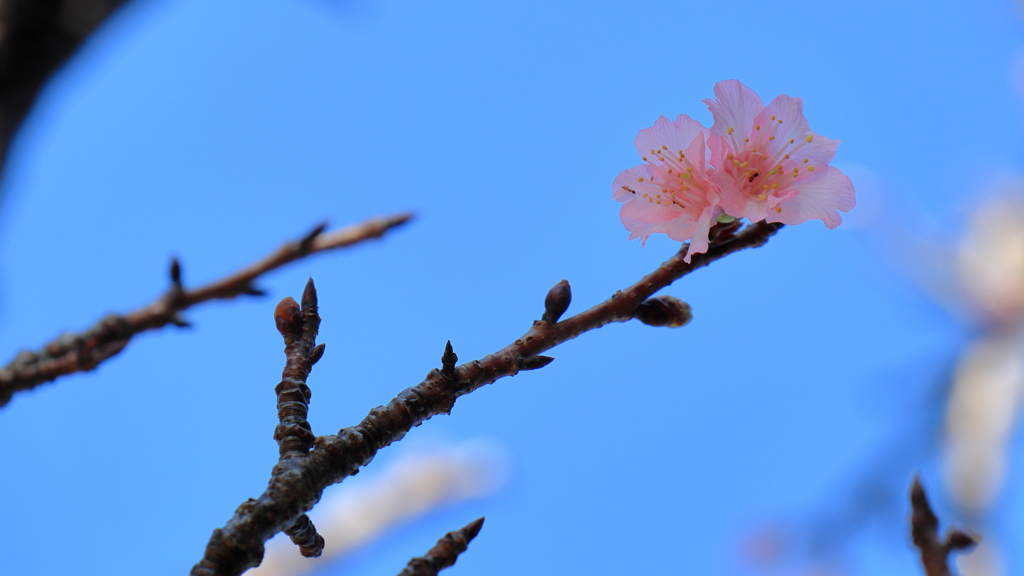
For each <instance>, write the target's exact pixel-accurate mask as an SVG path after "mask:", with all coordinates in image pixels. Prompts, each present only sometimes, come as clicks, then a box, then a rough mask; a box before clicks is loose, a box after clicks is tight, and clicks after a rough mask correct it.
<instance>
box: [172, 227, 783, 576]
mask: <svg viewBox="0 0 1024 576" xmlns="http://www.w3.org/2000/svg"><path fill="white" fill-rule="evenodd" d="M781 227H782V225H781V224H767V223H765V222H758V223H756V224H752V225H750V226H748V227H747V228H746V229H744V230H743V231H741V232H740V233H739V234H735V232H736V231H737V229H738V228H739V224H738V223H737V222H733V223H730V224H725V225H717V226H715V228H713V229H712V232H711V238H712V241H711V245H710V247H709V248H708V250H707V252H706V253H704V254H695V255H694V256H693V260H692V262H690V263H689V264H687V263H686V262H684V261H683V258H684V257H685V255H686V250H687V247H686V246H684V247H683V249H682V250H680V251H679V252H678V253H676V255H675V256H673V257H672V258H670V259H669V260H667V261H666V262H664V263H663V264H662V265H661V266H659V267H658V268H657V269H656V270H655V271H654V272H652V273H651V274H648V275H647V276H645V277H644V278H642V279H641V280H640V281H639V282H637V283H636V284H634V285H632V286H630V287H629V288H627V289H625V290H622V291H619V292H616V293H615V294H613V295H612V297H611V298H609V299H608V300H606V301H604V302H602V303H600V304H598V305H597V306H594V307H593V308H591V309H589V310H586V311H584V312H581V313H579V314H577V315H575V316H573V317H571V318H568V319H566V320H564V321H561V322H559V321H558V320H559V318H560V316H561V314H562V313H564V312H565V310H566V309H567V308H568V305H569V302H570V300H571V293H570V291H569V285H568V282H560V283H558V284H557V285H555V287H554V288H552V290H551V292H550V293H549V294H548V297H547V298H546V299H545V312H544V316H543V318H544V319H543V320H536V321H534V323H533V326H532V327H531V328H530V330H529V331H527V333H526V334H524V335H523V336H522V337H521V338H519V339H518V340H516V341H515V342H513V343H512V344H509V345H508V346H506V347H505V348H503V349H501V350H499V351H497V352H495V353H494V354H491V355H488V356H485V357H484V358H482V359H480V360H474V361H472V362H469V363H466V364H463V365H461V366H456V362H457V361H458V356H456V355H455V352H454V350H453V349H452V346H451V343H448V345H447V346H446V348H445V352H444V355H443V356H442V357H441V364H442V367H441V369H440V370H437V369H434V370H431V371H430V373H429V374H427V377H426V379H425V380H423V381H422V382H420V383H419V384H417V385H416V386H413V387H411V388H407V389H405V390H404V391H402V392H401V393H400V394H399V395H398V396H397V397H395V398H394V399H392V400H391V402H389V403H388V405H387V406H378V407H377V408H374V409H373V410H371V411H370V413H369V415H367V416H366V418H364V419H363V421H362V422H360V423H359V424H358V425H356V426H353V427H349V428H343V429H342V430H341V431H339V432H338V434H337V435H330V436H318V437H316V439H315V440H314V447H313V448H312V450H310V451H309V452H308V453H306V454H304V455H301V456H295V457H290V458H282V459H281V461H280V462H278V464H277V465H276V466H275V467H274V469H273V471H272V473H271V478H270V482H269V483H268V486H267V488H266V490H265V491H264V492H263V494H261V495H260V496H259V498H258V499H251V498H250V499H249V500H248V501H246V502H245V503H243V504H242V505H241V506H239V507H238V509H237V510H236V511H235V515H234V516H233V517H232V518H231V519H230V520H228V522H227V524H226V525H225V526H224V528H218V529H216V530H214V532H213V535H212V536H211V537H210V541H209V543H208V544H207V546H206V551H205V553H204V555H203V559H202V560H200V562H199V563H198V564H196V565H195V566H194V567H193V568H192V575H193V576H215V575H216V576H221V575H224V576H226V575H237V574H241V573H242V572H244V571H245V570H247V569H249V568H251V567H253V566H258V565H259V563H260V562H261V560H262V558H263V550H264V542H266V541H267V540H269V539H270V538H271V537H272V536H274V534H276V533H278V532H280V531H282V530H284V529H286V528H288V527H289V526H291V525H292V524H293V523H294V522H295V520H296V519H297V518H299V517H300V516H301V515H303V514H305V513H306V512H307V511H308V510H310V509H312V507H313V505H314V504H316V503H317V502H318V501H319V499H320V495H321V494H322V492H323V490H324V488H326V487H327V486H329V485H331V484H336V483H338V482H341V481H342V480H344V479H345V478H346V477H348V476H351V475H353V474H356V473H357V472H358V471H359V469H360V468H361V467H362V466H365V465H367V464H369V463H370V461H371V460H373V458H374V456H375V455H376V454H377V451H379V450H380V449H381V448H384V447H385V446H388V445H390V444H391V443H393V442H397V441H399V440H401V439H402V438H403V437H405V434H406V433H407V432H408V431H409V430H411V429H412V428H414V427H416V426H419V425H420V424H422V423H423V422H424V421H426V420H427V419H429V418H431V417H433V416H436V415H438V414H448V413H450V412H451V409H452V407H453V406H454V405H455V400H456V399H457V398H458V397H459V396H462V395H464V394H469V393H470V392H472V391H474V390H476V389H477V388H480V387H481V386H484V385H485V384H490V383H492V382H494V381H496V380H498V379H499V378H503V377H505V376H514V375H515V374H517V373H518V372H519V371H520V370H533V369H537V368H542V367H544V366H546V365H547V364H549V363H550V362H551V361H552V360H553V359H552V358H550V357H548V356H540V353H541V352H544V351H546V350H549V349H551V348H553V347H555V346H557V345H559V344H561V343H563V342H565V341H567V340H571V339H573V338H576V337H577V336H579V335H580V334H583V333H584V332H587V331H589V330H593V329H595V328H600V327H602V326H604V325H606V324H610V323H612V322H625V321H628V320H631V319H633V318H638V319H640V320H641V321H644V322H645V323H649V324H655V325H665V326H681V325H682V324H684V323H685V322H686V321H687V320H688V319H689V313H690V311H689V306H686V305H685V304H683V303H682V302H679V301H678V300H675V299H674V298H670V297H661V298H650V297H651V296H652V295H653V294H654V293H656V292H657V291H659V290H661V289H662V288H664V287H666V286H668V285H669V284H671V283H672V282H674V281H675V280H677V279H679V278H681V277H683V276H685V275H687V274H689V273H690V272H693V271H694V270H696V269H698V268H702V267H704V266H706V265H708V264H710V263H711V262H714V261H715V260H718V259H719V258H722V257H723V256H726V255H728V254H731V253H733V252H738V251H740V250H743V249H745V248H751V247H756V246H761V245H763V244H764V243H765V242H767V241H768V238H769V237H771V236H772V235H773V234H775V232H776V231H778V230H779V229H780V228H781ZM649 298H650V300H649ZM286 302H287V301H284V302H283V303H282V305H284V306H285V307H286V308H289V307H290V305H287V304H286ZM288 317H291V316H290V315H288ZM275 318H276V313H275Z"/></svg>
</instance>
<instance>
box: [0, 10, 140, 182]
mask: <svg viewBox="0 0 1024 576" xmlns="http://www.w3.org/2000/svg"><path fill="white" fill-rule="evenodd" d="M124 3H125V0H0V171H2V170H3V166H4V163H5V160H6V158H7V152H8V150H9V148H10V145H11V140H12V139H13V138H14V134H15V133H16V132H17V130H18V127H19V126H21V123H22V121H23V120H24V119H25V117H26V116H27V115H28V112H29V110H31V108H32V105H33V103H34V102H35V100H36V97H37V96H38V95H39V92H40V90H41V89H42V87H43V85H44V84H45V83H46V81H47V80H49V79H50V76H52V75H53V73H54V72H56V71H57V69H58V68H60V67H61V65H63V64H64V62H65V61H66V60H67V59H68V58H69V57H71V55H72V54H74V52H75V51H76V50H78V47H79V46H81V45H82V43H83V42H84V41H85V39H86V38H88V37H89V35H90V34H92V33H93V32H94V31H95V30H96V29H97V28H99V26H100V25H101V24H102V23H103V22H105V21H106V20H107V18H109V17H110V15H111V14H113V13H114V11H115V10H117V8H118V7H120V6H121V5H122V4H124Z"/></svg>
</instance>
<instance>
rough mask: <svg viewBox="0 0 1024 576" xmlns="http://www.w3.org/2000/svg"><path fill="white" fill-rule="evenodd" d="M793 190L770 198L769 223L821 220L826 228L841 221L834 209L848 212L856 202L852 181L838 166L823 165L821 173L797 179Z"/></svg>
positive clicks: (798, 222) (837, 224) (832, 226)
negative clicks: (778, 198)
mask: <svg viewBox="0 0 1024 576" xmlns="http://www.w3.org/2000/svg"><path fill="white" fill-rule="evenodd" d="M792 190H796V192H797V194H796V195H795V196H793V197H791V198H788V199H786V200H782V201H776V202H778V205H777V206H773V204H775V202H773V201H772V198H769V204H768V205H769V209H768V210H767V212H768V218H766V219H767V220H768V221H769V222H782V223H783V224H803V223H804V222H806V221H808V220H814V219H817V220H821V221H822V222H824V223H825V226H827V227H828V228H829V229H832V228H835V227H836V226H839V225H840V224H842V223H843V217H842V216H840V215H839V212H837V210H841V211H843V212H849V211H850V210H852V209H853V207H854V206H855V205H856V204H857V200H856V198H855V196H854V191H853V182H851V181H850V178H849V177H847V176H846V174H843V173H842V172H841V171H840V170H839V169H838V168H833V167H832V166H828V167H825V169H824V170H822V171H821V173H820V174H815V175H814V176H811V177H808V178H806V179H803V180H800V181H797V182H796V183H795V184H794V185H793V186H792Z"/></svg>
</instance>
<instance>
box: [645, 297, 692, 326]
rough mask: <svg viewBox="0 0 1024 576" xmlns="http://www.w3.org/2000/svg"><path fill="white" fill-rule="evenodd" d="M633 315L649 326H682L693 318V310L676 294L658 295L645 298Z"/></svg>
mask: <svg viewBox="0 0 1024 576" xmlns="http://www.w3.org/2000/svg"><path fill="white" fill-rule="evenodd" d="M633 317H634V318H636V319H637V320H639V321H641V322H643V323H644V324H647V325H648V326H667V327H669V328H680V327H682V326H686V325H687V324H689V323H690V320H693V310H692V309H691V308H690V305H689V304H687V303H686V302H683V301H682V300H680V299H678V298H676V297H675V296H658V297H656V298H648V299H647V300H644V301H643V302H642V303H641V304H640V306H638V307H637V309H636V313H635V314H634V315H633Z"/></svg>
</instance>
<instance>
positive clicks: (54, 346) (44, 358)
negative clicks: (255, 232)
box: [0, 214, 412, 406]
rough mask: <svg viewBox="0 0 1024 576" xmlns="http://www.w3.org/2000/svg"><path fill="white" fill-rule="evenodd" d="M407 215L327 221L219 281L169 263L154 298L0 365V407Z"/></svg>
mask: <svg viewBox="0 0 1024 576" xmlns="http://www.w3.org/2000/svg"><path fill="white" fill-rule="evenodd" d="M411 218H412V215H411V214H395V215H392V216H388V217H385V218H371V219H369V220H367V221H365V222H362V223H360V224H356V225H353V226H349V227H346V228H342V229H340V230H336V231H334V232H328V233H324V229H325V228H326V226H327V225H326V224H321V225H319V226H317V227H316V228H315V229H314V230H312V231H311V232H310V233H308V234H306V235H305V236H304V237H302V238H301V239H299V240H296V241H294V242H289V243H287V244H285V245H284V246H281V247H280V248H279V249H277V250H276V251H275V252H273V253H272V254H270V255H269V256H266V257H264V258H263V259H261V260H259V261H257V262H255V263H253V264H251V265H249V266H248V267H246V268H243V269H242V270H239V271H238V272H236V273H234V274H232V275H230V276H227V277H226V278H223V279H221V280H218V281H216V282H213V283H211V284H207V285H206V286H201V287H199V288H196V289H194V290H186V289H185V288H184V287H183V286H182V283H181V265H180V264H179V263H178V261H177V260H174V261H172V262H171V269H170V276H171V288H170V289H169V290H168V291H167V292H166V293H165V294H164V295H163V296H162V297H160V298H159V299H157V300H156V301H155V302H153V303H151V304H149V305H148V306H145V307H143V308H140V309H138V310H135V311H133V312H129V313H127V314H124V315H118V314H111V315H109V316H107V317H106V318H103V319H102V320H100V321H99V322H97V323H96V324H95V325H93V326H92V327H91V328H89V329H87V330H85V331H84V332H81V333H79V334H75V333H68V334H64V335H62V336H60V337H58V338H57V339H55V340H53V341H52V342H50V343H48V344H46V345H45V346H44V347H43V348H42V349H41V350H39V351H23V352H21V353H20V354H18V356H17V357H16V358H15V359H14V360H12V361H11V362H10V363H9V364H8V365H7V366H5V367H4V368H2V369H0V406H4V405H6V404H7V403H8V402H9V401H10V399H11V396H13V395H14V393H16V392H20V391H22V390H29V389H31V388H34V387H36V386H38V385H40V384H43V383H45V382H50V381H53V380H55V379H57V378H58V377H60V376H64V375H66V374H72V373H75V372H83V371H88V370H92V369H94V368H96V367H97V366H98V365H99V364H100V363H101V362H103V361H104V360H106V359H108V358H110V357H111V356H114V355H115V354H117V353H118V352H120V351H121V350H122V349H124V347H125V346H127V345H128V342H129V341H130V340H131V338H132V337H133V336H134V335H136V334H138V333H140V332H145V331H147V330H155V329H157V328H163V327H164V326H167V325H168V324H174V325H175V326H188V325H189V324H188V322H187V321H186V320H185V319H184V317H183V316H182V315H181V312H182V311H183V310H186V309H188V308H191V307H192V306H195V305H196V304H200V303H202V302H206V301H208V300H218V299H220V300H226V299H231V298H235V297H238V296H240V295H243V294H247V295H256V296H259V295H263V294H264V293H263V291H261V290H259V289H258V288H257V287H256V286H255V284H254V282H255V281H256V279H257V278H259V277H260V276H262V275H263V274H266V273H267V272H270V271H271V270H275V269H277V268H280V267H281V266H284V265H285V264H288V263H290V262H293V261H295V260H299V259H301V258H305V257H307V256H310V255H313V254H316V253H318V252H326V251H328V250H333V249H336V248H343V247H346V246H351V245H353V244H357V243H359V242H362V241H364V240H368V239H371V238H380V237H381V236H383V235H384V233H386V232H387V231H388V230H390V229H392V228H394V227H396V226H399V225H401V224H404V223H405V222H408V221H409V220H410V219H411Z"/></svg>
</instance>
